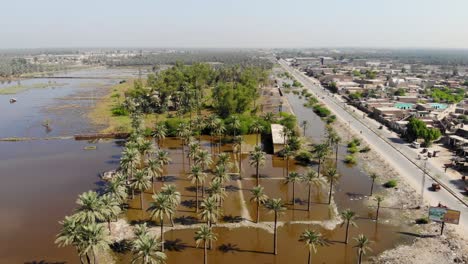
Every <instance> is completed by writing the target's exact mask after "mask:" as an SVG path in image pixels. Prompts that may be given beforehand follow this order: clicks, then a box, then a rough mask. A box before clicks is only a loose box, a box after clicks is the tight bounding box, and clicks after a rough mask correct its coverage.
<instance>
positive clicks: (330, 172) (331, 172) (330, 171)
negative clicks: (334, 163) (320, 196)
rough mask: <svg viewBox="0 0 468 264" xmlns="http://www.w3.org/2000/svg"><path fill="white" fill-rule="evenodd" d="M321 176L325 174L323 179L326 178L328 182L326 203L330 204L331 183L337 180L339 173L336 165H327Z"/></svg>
mask: <svg viewBox="0 0 468 264" xmlns="http://www.w3.org/2000/svg"><path fill="white" fill-rule="evenodd" d="M323 176H325V179H327V181H328V183H330V190H329V192H328V204H330V203H331V198H332V193H333V184H334V183H335V182H336V181H338V179H339V177H340V175H339V174H338V171H337V170H336V167H328V168H327V169H325V171H324V172H323Z"/></svg>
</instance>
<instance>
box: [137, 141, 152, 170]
mask: <svg viewBox="0 0 468 264" xmlns="http://www.w3.org/2000/svg"><path fill="white" fill-rule="evenodd" d="M154 149H155V148H154V145H153V142H151V141H150V140H146V139H143V140H140V141H139V142H138V151H139V152H140V166H141V167H143V165H144V163H145V161H146V159H147V158H148V157H149V155H150V154H151V153H154Z"/></svg>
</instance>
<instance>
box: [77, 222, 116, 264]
mask: <svg viewBox="0 0 468 264" xmlns="http://www.w3.org/2000/svg"><path fill="white" fill-rule="evenodd" d="M80 237H81V239H80V247H81V248H82V249H83V251H82V254H84V255H86V257H87V259H88V263H91V262H89V255H90V254H91V253H92V254H93V260H94V261H93V263H95V264H97V260H96V255H97V253H98V252H99V251H100V250H103V251H104V250H107V249H108V248H109V244H110V240H109V236H108V233H107V230H106V229H105V228H104V226H103V225H101V224H98V223H90V224H87V225H83V227H82V228H81V230H80Z"/></svg>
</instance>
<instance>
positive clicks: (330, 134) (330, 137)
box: [326, 126, 341, 163]
mask: <svg viewBox="0 0 468 264" xmlns="http://www.w3.org/2000/svg"><path fill="white" fill-rule="evenodd" d="M326 129H327V131H326V137H327V144H328V145H329V146H330V147H333V146H334V147H335V163H338V147H339V146H340V142H341V137H340V136H339V135H338V133H336V131H335V130H333V127H331V126H327V127H326Z"/></svg>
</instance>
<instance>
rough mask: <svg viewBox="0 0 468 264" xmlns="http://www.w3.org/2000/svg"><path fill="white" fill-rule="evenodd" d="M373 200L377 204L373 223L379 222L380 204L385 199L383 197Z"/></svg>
mask: <svg viewBox="0 0 468 264" xmlns="http://www.w3.org/2000/svg"><path fill="white" fill-rule="evenodd" d="M374 200H375V201H376V202H377V212H376V213H375V221H379V211H380V203H382V202H383V201H384V200H385V199H384V197H383V196H380V195H378V196H376V197H375V198H374Z"/></svg>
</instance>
